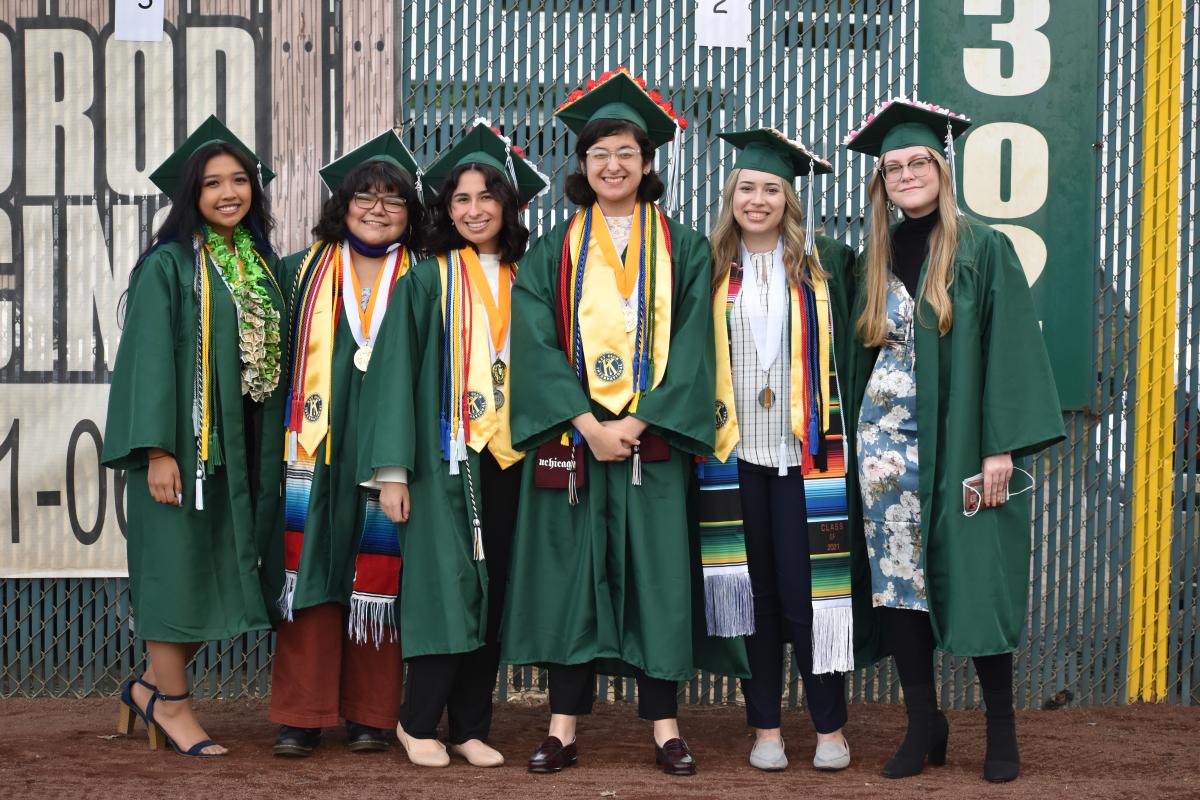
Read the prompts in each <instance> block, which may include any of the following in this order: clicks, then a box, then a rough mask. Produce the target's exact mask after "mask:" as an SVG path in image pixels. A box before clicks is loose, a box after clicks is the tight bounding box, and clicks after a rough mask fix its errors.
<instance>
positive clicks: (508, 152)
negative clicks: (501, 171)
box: [504, 144, 519, 193]
mask: <svg viewBox="0 0 1200 800" xmlns="http://www.w3.org/2000/svg"><path fill="white" fill-rule="evenodd" d="M504 166H505V168H506V169H507V170H508V177H509V178H511V179H512V185H513V188H514V189H516V188H517V169H516V167H514V166H513V158H512V147H510V146H509V145H507V144H506V145H504ZM518 193H519V192H518Z"/></svg>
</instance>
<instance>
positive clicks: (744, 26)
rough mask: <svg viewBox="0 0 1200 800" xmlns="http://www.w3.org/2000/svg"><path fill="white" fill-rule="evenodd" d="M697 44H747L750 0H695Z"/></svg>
mask: <svg viewBox="0 0 1200 800" xmlns="http://www.w3.org/2000/svg"><path fill="white" fill-rule="evenodd" d="M695 19H696V46H697V47H740V48H742V49H743V50H744V49H746V48H747V47H749V46H750V0H698V2H697V3H696V17H695Z"/></svg>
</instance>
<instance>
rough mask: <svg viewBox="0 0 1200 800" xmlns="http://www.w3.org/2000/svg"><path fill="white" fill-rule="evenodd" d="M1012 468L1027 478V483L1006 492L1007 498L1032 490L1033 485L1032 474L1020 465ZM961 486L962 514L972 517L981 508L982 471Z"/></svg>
mask: <svg viewBox="0 0 1200 800" xmlns="http://www.w3.org/2000/svg"><path fill="white" fill-rule="evenodd" d="M1013 469H1014V470H1016V471H1017V472H1020V473H1021V474H1023V475H1024V476H1025V477H1027V478H1029V485H1028V486H1026V487H1025V488H1024V489H1022V490H1021V491H1019V492H1007V495H1008V499H1010V500H1011V499H1012V498H1014V497H1016V496H1017V495H1019V494H1024V493H1025V492H1028V491H1032V490H1033V486H1034V481H1033V476H1032V475H1030V474H1029V473H1028V472H1026V471H1025V470H1023V469H1021V468H1020V467H1013ZM962 487H963V516H964V517H973V516H975V515H976V514H978V513H979V509H981V508H983V473H982V472H979V473H976V474H975V475H972V476H971V477H969V478H967V479H966V480H965V481H963V482H962Z"/></svg>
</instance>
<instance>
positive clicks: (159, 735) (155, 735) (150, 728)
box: [145, 689, 225, 758]
mask: <svg viewBox="0 0 1200 800" xmlns="http://www.w3.org/2000/svg"><path fill="white" fill-rule="evenodd" d="M191 696H192V693H191V692H184V693H183V694H163V693H162V692H160V691H158V690H157V689H155V690H154V696H153V697H151V698H150V702H149V703H148V704H147V705H146V716H145V720H146V731H147V732H148V733H149V734H150V749H151V750H156V749H157V748H159V747H162V746H163V745H165V744H169V745H171V749H172V750H174V751H175V752H176V753H178V754H179V755H181V756H191V757H192V758H221V757H223V756H224V755H225V754H224V753H202V752H201V751H202V750H203V749H204V748H206V747H211V746H212V745H214V744H216V742H214V741H213V740H212V739H205V740H203V741H200V742H196V743H195V744H194V745H192V746H191V747H189V748H188V749H187V750H181V749H180V748H179V745H177V744H175V740H174V739H172V738H171V737H170V736H168V735H167V732H166V731H164V730H163V728H162V726H161V725H159V724H158V723H157V722H155V721H154V704H155V703H157V702H158V701H159V700H165V701H167V702H168V703H174V702H178V701H180V700H187V699H188V698H189V697H191Z"/></svg>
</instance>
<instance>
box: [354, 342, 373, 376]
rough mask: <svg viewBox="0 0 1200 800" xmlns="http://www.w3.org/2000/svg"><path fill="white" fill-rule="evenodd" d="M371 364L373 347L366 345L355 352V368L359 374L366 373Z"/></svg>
mask: <svg viewBox="0 0 1200 800" xmlns="http://www.w3.org/2000/svg"><path fill="white" fill-rule="evenodd" d="M370 363H371V345H369V344H364V345H363V346H362V347H360V348H358V350H356V351H355V352H354V366H355V367H357V368H358V371H359V372H366V371H367V365H369V364H370Z"/></svg>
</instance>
